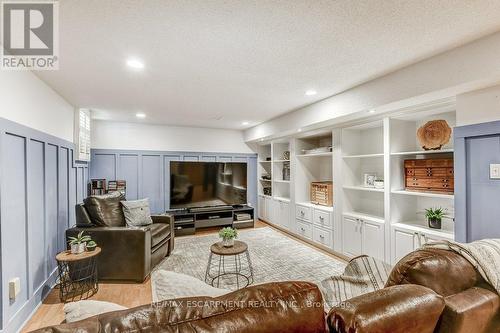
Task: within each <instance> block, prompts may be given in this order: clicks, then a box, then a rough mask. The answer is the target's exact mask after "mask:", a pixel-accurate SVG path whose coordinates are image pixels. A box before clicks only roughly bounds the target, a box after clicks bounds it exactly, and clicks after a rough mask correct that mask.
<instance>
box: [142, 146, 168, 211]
mask: <svg viewBox="0 0 500 333" xmlns="http://www.w3.org/2000/svg"><path fill="white" fill-rule="evenodd" d="M163 184H164V182H163V170H162V163H161V155H142V178H141V185H142V195H141V197H142V198H149V208H150V209H151V213H155V214H157V213H162V212H164V208H163V203H164V191H163Z"/></svg>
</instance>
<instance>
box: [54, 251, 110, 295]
mask: <svg viewBox="0 0 500 333" xmlns="http://www.w3.org/2000/svg"><path fill="white" fill-rule="evenodd" d="M100 253H101V248H100V247H96V248H95V250H94V251H85V252H83V253H80V254H72V253H71V251H63V252H60V253H58V254H57V256H56V260H57V268H58V271H59V275H58V281H59V298H60V299H61V301H62V302H68V301H70V302H72V301H75V300H82V299H87V298H89V297H91V296H92V295H94V294H95V293H97V291H98V290H99V284H98V281H97V256H98V255H99V254H100Z"/></svg>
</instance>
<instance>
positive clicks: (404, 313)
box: [327, 285, 444, 333]
mask: <svg viewBox="0 0 500 333" xmlns="http://www.w3.org/2000/svg"><path fill="white" fill-rule="evenodd" d="M443 308H444V300H443V298H442V297H441V296H439V295H438V294H436V293H435V292H433V291H432V290H431V289H428V288H425V287H422V286H417V285H401V286H393V287H388V288H384V289H381V290H378V291H375V292H371V293H368V294H365V295H362V296H358V297H354V298H351V299H350V300H347V301H346V302H345V303H343V304H341V305H340V306H337V307H334V308H333V309H332V310H331V311H330V313H329V314H328V319H327V321H328V326H329V328H330V331H331V332H338V333H344V332H346V333H347V332H356V333H369V332H388V333H389V332H391V333H432V332H434V329H435V327H436V325H437V323H438V320H439V317H440V315H441V312H442V311H443Z"/></svg>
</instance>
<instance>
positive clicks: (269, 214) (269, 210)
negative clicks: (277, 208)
mask: <svg viewBox="0 0 500 333" xmlns="http://www.w3.org/2000/svg"><path fill="white" fill-rule="evenodd" d="M265 201H266V214H265V217H266V221H268V222H273V221H272V210H273V207H272V200H271V198H270V197H265Z"/></svg>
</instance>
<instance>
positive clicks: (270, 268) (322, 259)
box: [151, 227, 346, 300]
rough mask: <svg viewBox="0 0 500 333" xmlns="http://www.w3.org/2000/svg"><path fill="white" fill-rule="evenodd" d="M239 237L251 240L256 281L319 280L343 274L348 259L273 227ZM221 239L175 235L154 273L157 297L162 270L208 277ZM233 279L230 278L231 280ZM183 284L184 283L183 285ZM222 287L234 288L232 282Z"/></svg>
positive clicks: (214, 235)
mask: <svg viewBox="0 0 500 333" xmlns="http://www.w3.org/2000/svg"><path fill="white" fill-rule="evenodd" d="M238 239H239V240H241V241H244V242H246V243H247V244H248V248H249V251H250V257H251V260H252V264H253V270H254V283H253V285H255V284H260V283H265V282H274V281H297V280H300V281H309V282H313V283H316V284H318V285H319V284H320V282H321V281H322V280H324V279H326V278H328V277H330V276H332V275H340V274H342V272H343V271H344V269H345V267H346V262H344V261H342V260H340V259H335V258H333V257H331V256H328V255H326V254H324V253H323V252H321V251H319V250H316V249H314V248H312V247H310V246H307V245H305V244H303V243H301V242H299V241H297V240H294V239H293V238H290V237H288V236H286V235H284V234H282V233H280V232H278V231H276V230H274V229H272V228H269V227H264V228H258V229H250V230H242V231H240V232H239V237H238ZM217 241H219V237H218V235H217V234H213V235H207V236H188V237H179V238H176V239H175V250H174V251H173V253H172V254H171V255H170V256H169V257H168V258H166V259H165V260H164V261H163V262H161V263H160V264H159V265H158V266H157V267H156V269H155V271H154V272H153V273H152V274H151V283H152V290H153V293H154V295H153V299H155V300H162V299H164V298H163V297H162V296H161V293H162V283H161V281H160V280H161V274H159V272H158V271H159V270H169V271H174V272H177V273H183V274H187V275H190V276H193V277H195V278H197V279H200V280H204V279H205V270H206V267H207V262H208V257H209V253H210V246H211V245H212V244H213V243H215V242H217ZM228 283H230V282H228ZM181 288H182V286H181ZM220 288H227V289H234V288H231V286H229V285H224V282H223V283H222V285H221V286H220Z"/></svg>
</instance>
